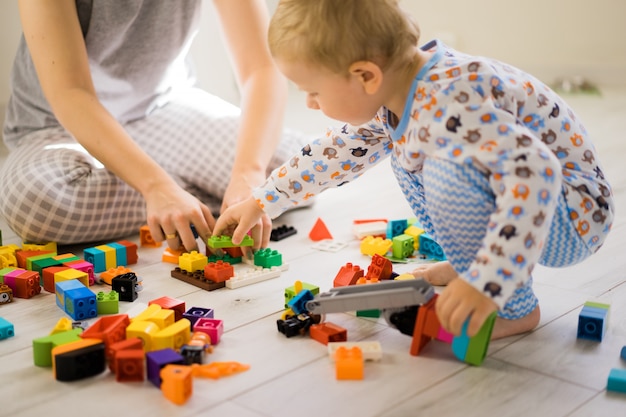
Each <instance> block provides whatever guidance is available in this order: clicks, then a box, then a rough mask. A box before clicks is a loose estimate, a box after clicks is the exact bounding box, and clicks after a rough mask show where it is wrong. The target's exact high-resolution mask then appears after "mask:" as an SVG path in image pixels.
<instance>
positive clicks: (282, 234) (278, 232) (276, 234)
mask: <svg viewBox="0 0 626 417" xmlns="http://www.w3.org/2000/svg"><path fill="white" fill-rule="evenodd" d="M296 233H298V231H297V230H296V229H295V228H294V227H293V226H278V227H276V228H274V229H272V231H271V233H270V240H271V241H272V242H278V241H280V240H283V239H286V238H288V237H289V236H293V235H295V234H296Z"/></svg>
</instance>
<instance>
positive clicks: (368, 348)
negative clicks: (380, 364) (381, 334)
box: [328, 341, 383, 361]
mask: <svg viewBox="0 0 626 417" xmlns="http://www.w3.org/2000/svg"><path fill="white" fill-rule="evenodd" d="M355 346H356V347H358V348H359V349H361V353H362V354H363V360H364V361H380V360H381V359H382V358H383V350H382V347H381V345H380V342H378V341H364V342H328V356H329V358H330V359H331V360H332V361H334V360H335V353H336V352H337V349H339V348H340V347H344V348H346V349H350V348H353V347H355Z"/></svg>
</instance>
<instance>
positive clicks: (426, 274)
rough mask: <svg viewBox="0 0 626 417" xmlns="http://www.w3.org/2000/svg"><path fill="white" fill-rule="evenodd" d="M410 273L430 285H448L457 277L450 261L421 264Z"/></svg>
mask: <svg viewBox="0 0 626 417" xmlns="http://www.w3.org/2000/svg"><path fill="white" fill-rule="evenodd" d="M411 274H413V276H414V277H415V278H424V280H426V281H427V282H428V283H430V284H432V285H448V284H449V283H450V281H452V280H453V279H455V278H456V277H458V274H457V273H456V271H455V270H454V268H452V265H450V262H447V261H444V262H435V263H432V264H421V265H419V266H418V267H417V268H415V269H414V270H413V271H411Z"/></svg>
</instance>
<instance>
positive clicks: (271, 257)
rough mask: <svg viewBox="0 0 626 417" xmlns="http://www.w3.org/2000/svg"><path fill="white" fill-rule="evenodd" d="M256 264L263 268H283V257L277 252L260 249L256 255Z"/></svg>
mask: <svg viewBox="0 0 626 417" xmlns="http://www.w3.org/2000/svg"><path fill="white" fill-rule="evenodd" d="M254 264H255V265H256V266H260V267H263V268H271V267H273V266H281V265H282V264H283V255H282V254H281V253H280V252H278V251H277V250H273V249H270V248H263V249H259V250H258V251H256V252H255V253H254Z"/></svg>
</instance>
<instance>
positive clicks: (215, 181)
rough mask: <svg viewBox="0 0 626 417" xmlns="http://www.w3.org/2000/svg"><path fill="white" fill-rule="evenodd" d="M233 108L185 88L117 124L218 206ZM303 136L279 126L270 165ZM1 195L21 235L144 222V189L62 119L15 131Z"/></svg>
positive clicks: (50, 237)
mask: <svg viewBox="0 0 626 417" xmlns="http://www.w3.org/2000/svg"><path fill="white" fill-rule="evenodd" d="M239 114H240V112H239V109H238V108H237V107H235V106H233V105H232V104H230V103H228V102H226V101H223V100H221V99H219V98H217V97H215V96H212V95H210V94H208V93H206V92H204V91H202V90H198V89H192V90H190V91H186V92H185V94H184V95H183V96H181V98H180V99H174V100H173V101H172V102H170V103H169V104H167V105H165V106H164V107H162V108H160V109H157V110H155V111H154V112H153V113H151V114H150V115H149V116H147V117H145V118H142V119H139V120H136V121H132V122H129V123H127V124H125V125H124V127H125V129H126V131H127V132H128V133H129V134H130V136H131V137H132V138H133V139H134V140H135V141H136V142H137V143H138V144H139V145H140V146H141V147H142V148H143V149H144V150H145V151H146V152H147V153H148V154H149V155H150V156H151V157H152V158H153V159H154V160H155V161H156V162H157V163H158V164H159V165H160V166H161V167H163V168H164V169H165V171H167V172H168V173H169V174H170V175H171V176H172V177H173V178H174V179H175V180H176V181H177V182H178V183H179V184H180V185H181V186H182V187H183V188H184V189H186V190H188V191H189V192H191V194H193V195H195V196H197V197H198V198H199V199H200V200H201V201H203V202H204V203H206V204H207V205H208V206H209V207H210V208H211V210H212V211H213V212H214V213H218V212H219V208H220V204H221V199H222V197H223V195H224V192H225V190H226V186H227V185H228V182H229V178H230V172H231V168H232V165H233V159H234V154H235V146H236V143H235V139H236V133H237V130H238V124H239ZM304 142H305V138H304V137H303V136H300V135H296V134H294V133H293V132H286V133H285V134H284V135H283V140H282V143H281V144H280V145H279V147H278V150H277V151H276V153H275V154H274V157H273V159H272V161H271V163H270V165H269V169H270V170H272V169H274V168H276V167H277V166H279V165H280V164H282V163H283V162H284V161H286V160H287V159H288V158H289V157H291V156H292V155H293V154H295V153H296V152H297V151H298V150H299V149H300V148H301V147H302V146H303V144H304ZM119 151H120V152H124V150H123V149H120V150H119ZM268 173H269V171H268ZM0 196H2V197H1V198H0V213H2V214H3V215H4V216H5V218H6V221H7V223H8V224H9V225H10V227H11V228H12V229H13V230H14V231H15V233H16V234H17V235H18V236H20V237H21V238H22V239H23V240H25V241H32V242H49V241H52V242H57V243H61V244H70V243H71V244H74V243H84V242H93V241H106V240H111V239H115V238H119V237H122V236H128V235H130V234H133V233H138V230H139V227H140V226H141V225H142V224H145V222H146V212H145V203H144V201H143V197H142V196H141V195H140V194H139V193H138V192H137V191H135V190H134V189H132V188H131V187H130V186H128V185H127V184H126V183H124V182H122V181H121V180H120V179H119V178H117V177H116V176H115V175H113V174H112V173H111V172H110V171H108V170H107V169H105V168H103V167H102V164H100V163H99V162H98V161H97V160H95V159H94V158H93V157H91V156H90V155H89V154H88V153H87V152H86V151H85V150H84V149H83V148H82V147H81V146H80V145H79V144H78V143H77V142H76V141H75V140H74V138H73V137H72V136H71V135H70V134H69V133H68V132H67V131H65V130H64V129H63V128H61V127H56V128H49V129H44V130H40V131H37V132H34V133H31V134H29V135H28V136H26V137H23V138H22V139H20V142H19V143H18V145H17V147H16V148H15V149H12V150H11V152H10V153H9V156H8V158H7V160H6V162H5V164H4V166H3V167H2V168H1V169H0Z"/></svg>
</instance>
